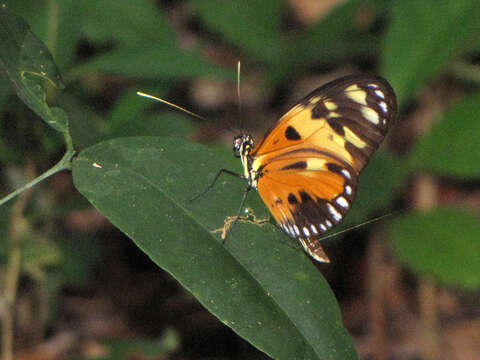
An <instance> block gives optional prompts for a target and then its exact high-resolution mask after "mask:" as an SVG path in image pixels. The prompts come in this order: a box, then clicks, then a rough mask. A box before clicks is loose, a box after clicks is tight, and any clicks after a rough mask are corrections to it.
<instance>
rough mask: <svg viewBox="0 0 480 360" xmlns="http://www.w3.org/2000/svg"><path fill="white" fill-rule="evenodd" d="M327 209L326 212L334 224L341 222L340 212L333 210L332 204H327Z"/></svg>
mask: <svg viewBox="0 0 480 360" xmlns="http://www.w3.org/2000/svg"><path fill="white" fill-rule="evenodd" d="M327 208H328V212H329V213H330V215H332V216H333V219H334V220H335V221H336V222H339V221H340V220H342V214H340V212H338V210H337V209H335V207H334V206H333V205H332V204H330V203H327Z"/></svg>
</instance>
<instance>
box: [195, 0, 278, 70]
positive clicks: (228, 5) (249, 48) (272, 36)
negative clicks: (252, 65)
mask: <svg viewBox="0 0 480 360" xmlns="http://www.w3.org/2000/svg"><path fill="white" fill-rule="evenodd" d="M189 4H190V6H191V7H192V9H193V10H194V14H195V15H198V16H199V17H200V19H201V20H202V21H203V22H204V23H205V25H206V26H207V27H208V28H209V29H210V30H211V31H214V32H216V33H220V34H221V35H223V36H224V37H225V39H226V40H228V41H230V42H231V43H233V44H234V45H236V46H238V47H239V48H240V49H241V50H243V51H245V52H246V53H247V54H248V55H250V56H252V57H254V58H257V59H260V60H263V61H270V62H271V61H274V60H275V58H277V57H278V56H279V55H280V54H279V50H280V48H281V44H282V42H281V38H280V25H281V20H282V13H283V8H284V1H278V0H263V1H257V0H244V1H223V0H210V1H202V0H189Z"/></svg>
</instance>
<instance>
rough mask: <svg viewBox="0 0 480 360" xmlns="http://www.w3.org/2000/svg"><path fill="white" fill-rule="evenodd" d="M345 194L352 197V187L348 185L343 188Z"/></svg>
mask: <svg viewBox="0 0 480 360" xmlns="http://www.w3.org/2000/svg"><path fill="white" fill-rule="evenodd" d="M345 194H347V195H352V187H351V186H350V185H347V186H345Z"/></svg>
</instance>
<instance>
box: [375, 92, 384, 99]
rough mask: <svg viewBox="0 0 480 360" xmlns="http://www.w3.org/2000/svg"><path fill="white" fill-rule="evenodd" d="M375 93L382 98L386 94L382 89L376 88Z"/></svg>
mask: <svg viewBox="0 0 480 360" xmlns="http://www.w3.org/2000/svg"><path fill="white" fill-rule="evenodd" d="M375 94H376V95H377V96H378V97H379V98H380V99H385V95H384V94H383V91H382V90H375Z"/></svg>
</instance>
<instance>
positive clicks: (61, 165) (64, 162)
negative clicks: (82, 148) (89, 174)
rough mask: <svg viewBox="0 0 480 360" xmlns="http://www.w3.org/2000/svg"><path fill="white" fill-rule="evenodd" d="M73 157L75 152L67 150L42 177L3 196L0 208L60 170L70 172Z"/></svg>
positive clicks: (0, 200)
mask: <svg viewBox="0 0 480 360" xmlns="http://www.w3.org/2000/svg"><path fill="white" fill-rule="evenodd" d="M74 155H75V151H74V150H71V149H68V150H67V151H66V152H65V155H63V157H62V159H61V160H60V161H59V162H58V163H57V164H56V165H55V166H53V167H52V168H50V169H48V170H47V171H45V172H44V173H43V174H42V175H40V176H38V177H36V178H35V179H33V180H32V181H30V182H29V183H28V184H25V185H24V186H22V187H21V188H19V189H17V190H15V191H14V192H12V193H10V194H8V195H7V196H5V197H4V198H3V199H0V206H2V205H3V204H5V203H6V202H7V201H9V200H11V199H13V198H14V197H15V196H17V195H19V194H21V193H22V192H24V191H25V190H27V189H30V188H31V187H32V186H34V185H36V184H38V183H39V182H41V181H43V180H45V179H46V178H48V177H50V176H52V175H54V174H56V173H58V172H60V171H62V170H70V169H71V164H72V157H73V156H74Z"/></svg>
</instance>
